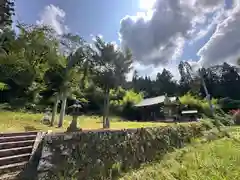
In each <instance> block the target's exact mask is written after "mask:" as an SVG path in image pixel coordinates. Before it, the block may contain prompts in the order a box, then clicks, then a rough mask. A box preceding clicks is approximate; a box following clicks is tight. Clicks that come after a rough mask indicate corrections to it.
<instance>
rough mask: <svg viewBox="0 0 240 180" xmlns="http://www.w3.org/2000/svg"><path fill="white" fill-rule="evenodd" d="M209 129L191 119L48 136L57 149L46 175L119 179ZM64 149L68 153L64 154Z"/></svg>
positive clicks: (46, 142)
mask: <svg viewBox="0 0 240 180" xmlns="http://www.w3.org/2000/svg"><path fill="white" fill-rule="evenodd" d="M207 129H208V126H205V125H203V124H201V123H192V124H186V125H175V126H167V127H162V128H143V129H138V130H132V131H131V130H127V131H117V132H111V131H110V132H102V133H101V132H100V133H96V132H95V133H81V134H74V135H72V138H69V139H68V140H67V139H66V140H65V141H62V139H63V138H64V137H63V136H58V137H53V138H52V139H51V138H50V137H46V141H45V143H44V146H46V147H48V148H50V149H51V151H52V152H54V153H53V155H52V158H51V160H50V163H52V164H54V165H56V166H54V167H53V169H51V170H50V171H49V173H48V175H47V176H46V177H45V179H59V178H60V177H62V178H69V179H84V180H87V179H116V178H117V177H118V176H119V175H120V174H121V173H122V172H126V171H129V170H130V169H132V168H139V167H140V165H141V164H142V163H147V162H152V161H155V160H158V159H161V157H162V156H163V155H164V154H166V153H167V152H169V151H172V150H174V149H175V148H181V147H183V146H184V145H185V144H186V143H189V142H191V139H192V138H197V137H200V136H202V135H203V132H204V131H205V130H207ZM80 139H81V141H80ZM89 142H91V143H89ZM63 152H68V153H67V154H65V155H64V154H63ZM47 159H49V158H47Z"/></svg>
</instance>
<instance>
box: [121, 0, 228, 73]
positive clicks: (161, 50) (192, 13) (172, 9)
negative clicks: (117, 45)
mask: <svg viewBox="0 0 240 180" xmlns="http://www.w3.org/2000/svg"><path fill="white" fill-rule="evenodd" d="M144 2H145V3H146V1H144ZM224 6H225V1H224V0H167V1H166V0H156V1H155V5H154V6H153V5H151V7H153V8H152V9H151V10H149V9H148V11H146V12H141V13H137V14H136V15H135V16H126V17H124V18H123V19H122V20H121V28H120V33H119V34H120V41H121V45H122V46H128V47H129V48H130V49H131V50H132V52H133V56H134V58H135V59H136V61H137V63H139V64H140V65H141V66H142V67H141V69H143V70H140V74H141V72H143V74H148V73H149V72H151V74H153V73H154V72H155V71H161V70H162V69H163V68H164V67H165V68H167V69H169V70H170V71H171V72H172V73H173V74H174V75H175V76H176V77H179V75H178V70H177V64H178V62H179V60H181V59H180V57H181V55H182V53H183V48H184V46H185V44H186V42H191V41H194V40H198V39H200V38H202V37H204V36H205V35H206V34H207V33H208V32H209V31H210V30H214V28H215V26H216V25H217V24H218V23H219V22H220V21H221V20H222V14H223V10H224ZM211 14H212V15H211ZM137 67H139V65H138V66H137ZM136 69H137V68H136ZM176 72H177V73H176Z"/></svg>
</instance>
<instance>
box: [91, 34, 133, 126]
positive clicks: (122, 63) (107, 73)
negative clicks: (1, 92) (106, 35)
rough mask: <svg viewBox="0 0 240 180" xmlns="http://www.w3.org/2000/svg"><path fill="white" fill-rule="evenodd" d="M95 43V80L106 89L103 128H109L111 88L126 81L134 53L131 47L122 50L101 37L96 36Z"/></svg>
mask: <svg viewBox="0 0 240 180" xmlns="http://www.w3.org/2000/svg"><path fill="white" fill-rule="evenodd" d="M94 45H95V54H94V55H93V59H94V60H95V62H96V66H95V69H94V74H95V82H96V84H97V85H99V86H100V87H101V88H102V89H103V90H104V94H105V98H104V99H105V101H104V111H103V128H109V126H110V124H109V118H108V116H109V101H110V98H109V94H110V89H114V88H116V87H117V86H119V85H121V84H122V83H123V82H124V81H125V75H126V73H127V72H129V70H130V68H131V64H132V55H131V52H130V50H129V49H126V50H125V52H122V51H121V50H120V49H119V48H117V47H116V46H115V45H114V44H112V43H106V42H105V41H104V40H103V39H102V38H100V37H96V41H95V42H94Z"/></svg>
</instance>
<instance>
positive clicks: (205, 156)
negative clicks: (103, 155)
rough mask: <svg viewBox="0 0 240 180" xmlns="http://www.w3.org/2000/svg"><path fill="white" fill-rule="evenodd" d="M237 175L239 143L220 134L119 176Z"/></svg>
mask: <svg viewBox="0 0 240 180" xmlns="http://www.w3.org/2000/svg"><path fill="white" fill-rule="evenodd" d="M235 131H238V132H239V131H240V128H236V129H235V130H234V132H233V133H232V134H233V135H234V134H235V133H236V132H235ZM236 135H237V134H236ZM238 137H239V136H238ZM239 177H240V143H239V142H237V141H235V140H233V139H226V138H224V139H220V140H216V141H213V142H210V143H205V144H198V145H195V146H191V145H190V146H188V147H186V148H183V149H181V150H177V151H175V152H173V153H169V154H168V155H166V156H165V157H164V159H163V160H162V161H160V162H159V163H154V164H150V165H145V166H143V167H142V168H141V169H139V170H136V171H132V172H130V173H127V174H126V175H125V176H124V177H122V178H121V180H176V179H178V180H219V179H224V180H233V179H239Z"/></svg>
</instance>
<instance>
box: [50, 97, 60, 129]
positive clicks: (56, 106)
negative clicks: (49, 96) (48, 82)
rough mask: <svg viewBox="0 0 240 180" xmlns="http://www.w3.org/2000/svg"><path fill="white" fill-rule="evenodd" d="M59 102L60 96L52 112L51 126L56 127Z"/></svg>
mask: <svg viewBox="0 0 240 180" xmlns="http://www.w3.org/2000/svg"><path fill="white" fill-rule="evenodd" d="M58 101H59V97H58V95H57V96H56V100H55V102H54V105H53V110H52V119H51V124H50V125H51V126H53V125H54V122H55V117H56V114H57V108H58Z"/></svg>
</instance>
